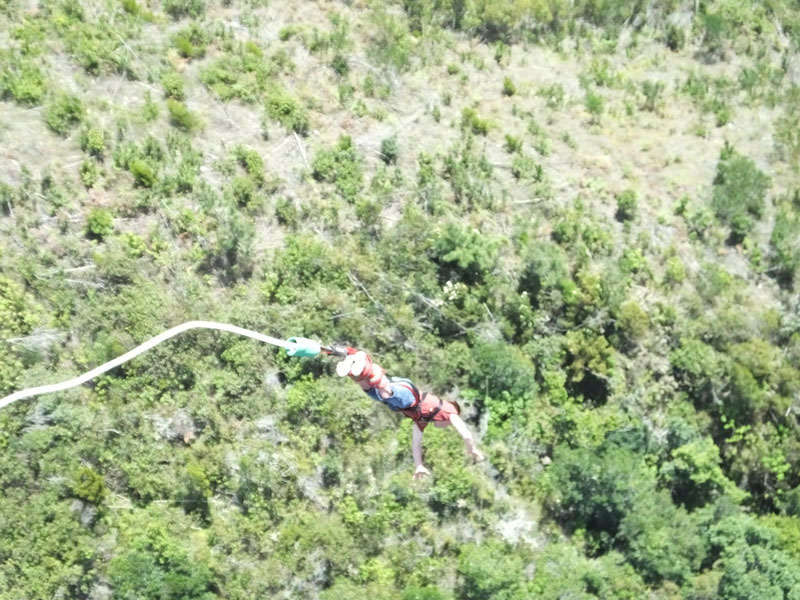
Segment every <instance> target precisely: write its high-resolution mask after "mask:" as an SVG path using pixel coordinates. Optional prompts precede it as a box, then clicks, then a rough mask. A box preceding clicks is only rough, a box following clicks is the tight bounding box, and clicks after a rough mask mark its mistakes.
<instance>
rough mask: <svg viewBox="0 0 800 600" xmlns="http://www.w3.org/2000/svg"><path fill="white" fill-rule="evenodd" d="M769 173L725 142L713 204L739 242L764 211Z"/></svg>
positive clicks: (715, 180) (716, 179)
mask: <svg viewBox="0 0 800 600" xmlns="http://www.w3.org/2000/svg"><path fill="white" fill-rule="evenodd" d="M769 184H770V182H769V177H767V176H766V175H765V174H764V173H762V172H761V171H760V170H759V169H758V168H757V167H756V165H755V163H754V162H753V161H752V160H750V159H749V158H747V157H745V156H742V155H741V154H739V153H738V152H736V151H735V150H734V149H733V147H732V146H731V145H730V144H728V143H727V142H726V143H725V146H724V147H723V149H722V152H721V154H720V160H719V162H718V163H717V173H716V176H715V177H714V188H713V192H712V197H711V205H712V207H713V208H714V212H715V213H716V215H717V218H719V219H720V220H721V221H722V222H724V223H725V224H727V225H729V226H730V228H731V241H732V242H735V243H738V242H740V241H741V240H742V239H743V238H744V236H745V235H747V234H748V233H749V232H750V230H751V229H752V228H753V227H754V226H755V221H754V219H755V220H757V219H760V218H761V216H762V215H763V214H764V208H765V198H766V195H767V190H768V189H769Z"/></svg>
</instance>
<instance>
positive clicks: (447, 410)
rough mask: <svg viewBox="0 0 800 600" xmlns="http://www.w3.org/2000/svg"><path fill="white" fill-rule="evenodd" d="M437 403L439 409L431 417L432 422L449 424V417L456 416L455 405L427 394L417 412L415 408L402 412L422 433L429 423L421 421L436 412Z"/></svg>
mask: <svg viewBox="0 0 800 600" xmlns="http://www.w3.org/2000/svg"><path fill="white" fill-rule="evenodd" d="M439 402H441V408H440V409H439V412H438V413H436V415H435V416H434V417H433V421H434V422H435V421H446V422H448V423H449V422H450V415H457V414H458V409H457V408H456V405H455V404H453V403H452V402H448V401H447V400H440V399H439V396H434V395H433V394H427V395H426V396H425V398H424V400H422V402H421V404H420V406H419V410H417V407H414V408H409V409H406V410H404V411H403V414H404V415H405V416H407V417H408V418H409V419H411V420H412V421H414V422H415V423H416V424H417V427H419V430H420V431H424V430H425V428H426V427H427V426H428V422H429V421H427V420H423V419H426V418H427V417H428V416H429V415H430V414H431V413H432V412H433V411H434V410H436V407H437V406H439Z"/></svg>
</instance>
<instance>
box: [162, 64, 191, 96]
mask: <svg viewBox="0 0 800 600" xmlns="http://www.w3.org/2000/svg"><path fill="white" fill-rule="evenodd" d="M161 85H162V86H163V87H164V96H165V97H166V98H173V99H175V100H183V99H184V98H185V97H186V92H185V91H184V89H183V77H181V74H180V73H178V72H177V71H172V70H169V71H165V72H164V74H163V75H162V76H161Z"/></svg>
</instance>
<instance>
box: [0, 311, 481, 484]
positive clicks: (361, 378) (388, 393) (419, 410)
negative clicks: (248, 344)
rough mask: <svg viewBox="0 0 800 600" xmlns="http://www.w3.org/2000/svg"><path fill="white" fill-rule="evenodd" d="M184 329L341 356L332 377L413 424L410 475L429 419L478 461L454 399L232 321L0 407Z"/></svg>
mask: <svg viewBox="0 0 800 600" xmlns="http://www.w3.org/2000/svg"><path fill="white" fill-rule="evenodd" d="M189 329H216V330H218V331H225V332H228V333H234V334H236V335H241V336H245V337H249V338H252V339H256V340H258V341H260V342H264V343H266V344H270V345H272V346H278V347H280V348H284V349H285V350H286V352H287V354H288V355H289V356H296V357H306V358H313V357H316V356H318V355H319V354H327V355H332V356H338V357H341V358H342V360H341V361H340V362H339V363H338V364H337V365H336V372H337V374H338V375H340V376H341V377H346V376H349V377H350V378H351V379H353V380H355V381H356V382H357V383H358V384H359V385H360V386H361V389H362V390H364V391H365V392H366V393H367V395H368V396H370V397H371V398H372V399H373V400H376V401H378V402H381V403H382V404H385V405H386V406H388V407H389V408H390V409H391V410H392V411H395V412H402V413H403V415H405V416H406V417H408V418H410V419H411V420H413V421H414V425H415V426H414V427H412V430H411V431H412V436H411V439H412V443H411V452H412V456H413V457H414V465H415V470H414V475H413V477H414V479H420V478H422V477H424V476H426V475H430V471H429V470H428V469H427V468H426V467H425V465H423V464H422V432H423V431H424V430H425V427H427V426H428V424H429V423H433V425H434V426H435V427H447V426H449V425H452V426H453V428H454V429H455V430H456V431H457V432H458V433H459V435H461V437H462V438H463V440H464V445H465V446H466V449H467V452H468V453H469V454H470V455H471V456H473V457H474V458H476V459H477V460H483V459H484V455H483V453H482V452H481V451H480V450H478V449H477V448H476V446H475V441H474V440H473V438H472V434H471V433H470V431H469V429H468V428H467V426H466V424H465V423H464V421H463V420H462V419H461V416H460V413H461V409H460V407H459V405H458V403H457V402H448V401H446V400H442V399H441V398H439V397H438V396H435V395H433V394H429V393H427V392H426V393H423V394H420V392H419V390H418V389H417V387H416V386H415V385H414V384H413V383H412V382H411V380H409V379H403V378H400V377H387V376H386V373H385V372H384V370H383V368H381V367H380V366H379V365H377V364H375V363H374V362H373V361H372V359H371V358H370V356H369V355H368V354H367V353H366V352H363V351H360V350H356V349H355V348H351V347H349V346H342V345H333V346H323V345H322V344H320V343H319V342H316V341H314V340H311V339H308V338H302V337H290V338H289V339H288V340H286V341H284V340H280V339H277V338H274V337H271V336H268V335H264V334H263V333H259V332H257V331H251V330H249V329H245V328H243V327H237V326H236V325H229V324H227V323H216V322H213V321H188V322H186V323H182V324H181V325H176V326H175V327H172V328H170V329H168V330H166V331H164V332H163V333H160V334H159V335H157V336H155V337H153V338H150V339H149V340H147V341H145V342H143V343H141V344H139V345H138V346H136V347H135V348H133V349H132V350H129V351H128V352H126V353H125V354H123V355H121V356H118V357H117V358H115V359H113V360H110V361H108V362H106V363H104V364H102V365H100V366H99V367H95V368H94V369H92V370H91V371H87V372H86V373H83V374H82V375H79V376H77V377H74V378H72V379H68V380H66V381H62V382H59V383H52V384H48V385H42V386H38V387H33V388H27V389H23V390H19V391H17V392H14V393H12V394H9V395H8V396H5V397H4V398H0V409H2V408H4V407H6V406H8V405H9V404H12V403H14V402H17V401H19V400H22V399H24V398H30V397H33V396H38V395H41V394H50V393H54V392H61V391H64V390H67V389H69V388H73V387H77V386H79V385H82V384H84V383H86V382H87V381H89V380H91V379H93V378H95V377H97V376H98V375H101V374H102V373H105V372H107V371H110V370H111V369H114V368H116V367H118V366H120V365H121V364H123V363H125V362H128V361H129V360H132V359H133V358H135V357H137V356H139V355H140V354H142V353H144V352H147V351H148V350H150V349H151V348H154V347H155V346H157V345H158V344H161V343H162V342H165V341H166V340H168V339H170V338H172V337H174V336H176V335H178V334H180V333H183V332H184V331H188V330H189Z"/></svg>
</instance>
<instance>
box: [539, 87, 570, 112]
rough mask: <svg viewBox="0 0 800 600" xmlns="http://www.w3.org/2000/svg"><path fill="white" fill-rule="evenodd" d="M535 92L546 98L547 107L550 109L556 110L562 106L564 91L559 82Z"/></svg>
mask: <svg viewBox="0 0 800 600" xmlns="http://www.w3.org/2000/svg"><path fill="white" fill-rule="evenodd" d="M537 94H538V95H539V96H541V97H543V98H545V99H546V101H547V107H548V108H550V109H553V110H556V109H559V108H561V107H562V106H564V98H565V96H566V92H565V90H564V86H563V85H561V84H560V83H554V84H552V85H549V86H546V87H543V88H540V89H539V91H538V92H537Z"/></svg>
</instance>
